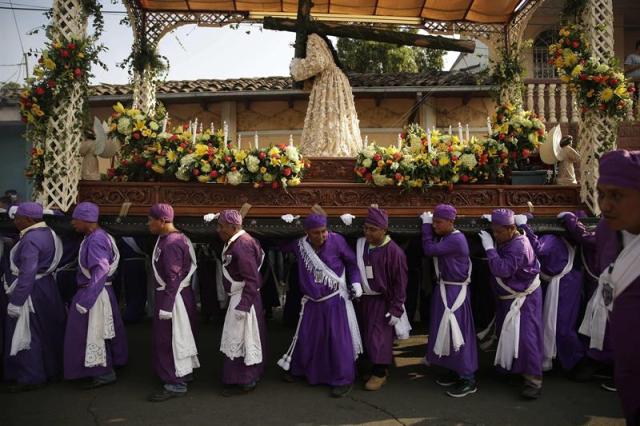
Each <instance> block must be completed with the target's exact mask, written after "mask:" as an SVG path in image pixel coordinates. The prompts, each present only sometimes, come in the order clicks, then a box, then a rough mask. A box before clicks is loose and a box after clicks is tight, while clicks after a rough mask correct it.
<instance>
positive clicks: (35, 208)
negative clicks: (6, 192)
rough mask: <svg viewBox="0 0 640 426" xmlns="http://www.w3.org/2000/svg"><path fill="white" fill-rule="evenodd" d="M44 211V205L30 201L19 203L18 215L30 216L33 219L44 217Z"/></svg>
mask: <svg viewBox="0 0 640 426" xmlns="http://www.w3.org/2000/svg"><path fill="white" fill-rule="evenodd" d="M42 211H43V208H42V205H40V204H38V203H34V202H31V201H29V202H25V203H20V204H19V205H18V209H17V210H16V216H24V217H30V218H31V219H42Z"/></svg>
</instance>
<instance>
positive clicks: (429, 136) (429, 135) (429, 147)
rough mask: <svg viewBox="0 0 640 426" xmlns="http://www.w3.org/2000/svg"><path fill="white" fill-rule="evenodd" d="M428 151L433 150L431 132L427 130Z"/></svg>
mask: <svg viewBox="0 0 640 426" xmlns="http://www.w3.org/2000/svg"><path fill="white" fill-rule="evenodd" d="M427 152H431V132H429V131H427Z"/></svg>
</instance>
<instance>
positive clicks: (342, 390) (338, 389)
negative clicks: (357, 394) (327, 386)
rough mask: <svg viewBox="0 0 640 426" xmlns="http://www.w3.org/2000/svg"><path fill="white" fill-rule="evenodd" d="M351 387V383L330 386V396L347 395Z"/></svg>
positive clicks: (340, 396)
mask: <svg viewBox="0 0 640 426" xmlns="http://www.w3.org/2000/svg"><path fill="white" fill-rule="evenodd" d="M352 387H353V385H352V384H351V383H349V384H348V385H342V386H334V387H332V388H331V396H332V397H334V398H342V397H345V396H347V395H349V392H351V388H352Z"/></svg>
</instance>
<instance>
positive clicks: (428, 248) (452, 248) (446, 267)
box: [422, 223, 478, 377]
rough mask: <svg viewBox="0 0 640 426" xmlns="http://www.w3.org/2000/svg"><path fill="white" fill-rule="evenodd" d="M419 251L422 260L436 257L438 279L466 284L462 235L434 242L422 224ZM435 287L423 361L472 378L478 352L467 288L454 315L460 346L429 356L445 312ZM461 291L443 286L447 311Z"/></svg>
mask: <svg viewBox="0 0 640 426" xmlns="http://www.w3.org/2000/svg"><path fill="white" fill-rule="evenodd" d="M422 249H423V251H424V254H425V255H426V256H437V257H438V268H439V269H440V275H441V276H442V279H444V280H445V281H452V282H463V281H466V279H467V274H468V273H469V264H470V262H471V260H470V259H469V245H468V243H467V239H466V238H465V236H464V234H462V233H461V232H456V233H451V234H449V235H446V236H444V237H442V238H439V239H438V240H434V235H433V227H432V225H431V224H427V223H425V224H423V225H422ZM439 285H440V284H439V283H437V282H436V283H435V287H434V290H433V293H432V295H431V315H430V321H429V339H428V340H427V361H428V362H429V363H430V364H434V365H439V366H441V367H444V368H448V369H450V370H452V371H455V372H456V373H457V374H458V375H459V376H462V377H468V376H472V375H473V374H474V373H475V372H476V370H477V369H478V348H477V344H476V330H475V326H474V323H473V313H472V312H471V291H470V288H469V286H467V297H466V299H465V301H464V303H463V304H462V306H460V308H459V309H457V310H456V311H455V313H454V315H455V317H456V320H457V321H458V325H459V326H460V331H462V336H463V337H464V345H462V347H460V349H459V350H458V351H457V352H455V351H454V350H453V347H452V348H451V350H450V352H449V355H448V356H443V357H440V356H438V355H436V354H435V353H434V352H433V348H434V346H435V343H436V336H437V335H438V328H439V327H440V320H441V319H442V315H443V313H444V309H445V307H444V304H443V303H442V297H441V296H440V289H439V288H438V286H439ZM461 289H462V287H461V286H457V285H447V286H446V295H447V304H448V305H449V307H451V306H453V304H454V302H455V300H456V298H457V297H458V294H459V293H460V291H461Z"/></svg>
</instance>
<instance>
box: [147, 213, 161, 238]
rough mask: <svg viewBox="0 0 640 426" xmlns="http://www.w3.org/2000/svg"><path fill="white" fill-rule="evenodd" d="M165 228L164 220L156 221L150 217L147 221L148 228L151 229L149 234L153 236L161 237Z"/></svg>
mask: <svg viewBox="0 0 640 426" xmlns="http://www.w3.org/2000/svg"><path fill="white" fill-rule="evenodd" d="M163 226H164V221H163V220H162V219H156V218H153V217H151V216H149V220H148V221H147V227H148V228H149V232H151V233H152V234H153V235H160V233H161V232H162V227H163Z"/></svg>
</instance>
